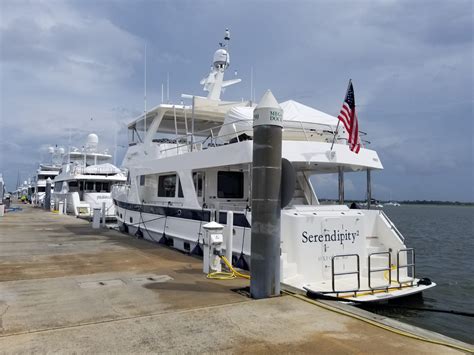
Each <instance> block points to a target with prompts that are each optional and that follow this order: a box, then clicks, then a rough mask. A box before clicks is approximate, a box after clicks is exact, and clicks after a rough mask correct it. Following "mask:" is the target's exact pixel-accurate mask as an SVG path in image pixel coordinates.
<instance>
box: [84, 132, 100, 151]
mask: <svg viewBox="0 0 474 355" xmlns="http://www.w3.org/2000/svg"><path fill="white" fill-rule="evenodd" d="M98 145H99V137H98V136H97V134H95V133H91V134H89V135H88V136H87V140H86V148H87V149H88V150H91V151H94V150H96V149H97V146H98Z"/></svg>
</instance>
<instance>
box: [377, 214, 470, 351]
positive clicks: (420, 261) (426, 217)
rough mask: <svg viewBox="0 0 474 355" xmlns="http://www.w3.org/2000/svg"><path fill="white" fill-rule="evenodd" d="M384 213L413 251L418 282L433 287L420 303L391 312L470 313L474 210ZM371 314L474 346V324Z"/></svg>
mask: <svg viewBox="0 0 474 355" xmlns="http://www.w3.org/2000/svg"><path fill="white" fill-rule="evenodd" d="M384 212H385V213H386V214H387V215H388V216H389V218H390V219H391V220H392V221H393V222H394V223H395V225H396V226H397V228H398V229H399V230H400V232H401V233H402V234H403V236H404V237H405V241H406V245H407V247H413V248H415V251H416V276H417V277H429V278H430V279H431V280H432V281H434V282H436V284H437V286H436V287H434V288H432V289H430V290H428V291H426V292H425V293H424V294H423V298H422V299H420V298H418V299H416V298H415V299H406V300H403V299H401V300H399V301H398V302H396V303H395V305H394V304H389V307H390V306H396V307H398V306H400V307H403V306H407V307H422V308H439V309H447V310H457V311H463V312H471V313H472V312H474V301H473V296H474V279H473V273H474V263H473V262H472V255H473V252H474V208H473V207H463V206H425V205H406V206H400V207H392V206H387V207H385V208H384ZM369 310H371V311H373V312H376V313H379V314H383V315H386V316H388V317H391V318H395V319H398V320H400V321H403V322H405V323H410V324H413V325H416V326H420V327H422V328H426V329H430V330H433V331H435V332H438V333H441V334H445V335H448V336H450V337H453V338H456V339H459V340H462V341H465V342H468V343H470V344H474V318H473V317H466V316H459V315H453V314H446V313H433V312H426V311H417V310H407V309H402V308H392V307H390V308H385V307H383V306H382V307H374V308H371V309H369Z"/></svg>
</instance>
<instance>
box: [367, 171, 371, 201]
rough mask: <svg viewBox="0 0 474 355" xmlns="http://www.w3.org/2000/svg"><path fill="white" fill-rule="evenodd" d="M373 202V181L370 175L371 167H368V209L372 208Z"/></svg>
mask: <svg viewBox="0 0 474 355" xmlns="http://www.w3.org/2000/svg"><path fill="white" fill-rule="evenodd" d="M371 202H372V182H371V177H370V169H367V209H368V210H370V204H371Z"/></svg>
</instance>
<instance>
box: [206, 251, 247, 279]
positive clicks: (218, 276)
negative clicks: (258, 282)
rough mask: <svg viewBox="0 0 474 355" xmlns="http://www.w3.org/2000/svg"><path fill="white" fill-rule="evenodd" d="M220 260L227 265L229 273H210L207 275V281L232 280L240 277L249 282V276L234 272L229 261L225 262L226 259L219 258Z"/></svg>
mask: <svg viewBox="0 0 474 355" xmlns="http://www.w3.org/2000/svg"><path fill="white" fill-rule="evenodd" d="M221 259H222V261H224V263H225V264H226V265H227V267H228V268H229V270H230V271H231V272H222V271H219V272H211V273H209V274H207V278H208V279H213V280H232V279H235V278H237V277H241V278H243V279H247V280H250V275H246V274H242V273H240V272H238V271H237V270H235V269H234V267H233V266H232V264H231V263H230V262H229V260H227V258H226V257H225V256H221Z"/></svg>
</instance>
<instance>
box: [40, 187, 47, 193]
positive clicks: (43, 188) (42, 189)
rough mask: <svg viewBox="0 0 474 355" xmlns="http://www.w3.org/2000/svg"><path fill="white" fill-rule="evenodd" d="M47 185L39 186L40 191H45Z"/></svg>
mask: <svg viewBox="0 0 474 355" xmlns="http://www.w3.org/2000/svg"><path fill="white" fill-rule="evenodd" d="M45 191H46V187H45V186H38V192H45Z"/></svg>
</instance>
